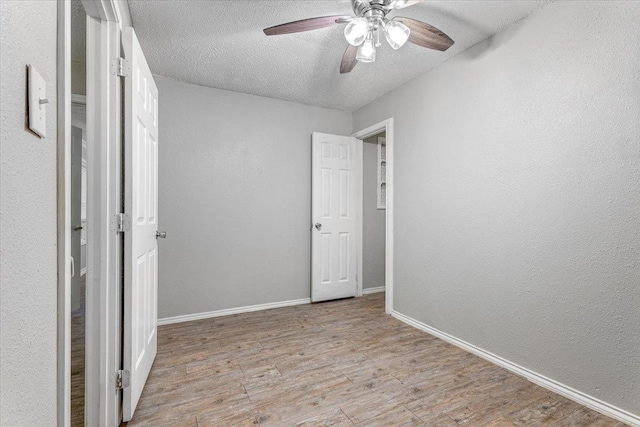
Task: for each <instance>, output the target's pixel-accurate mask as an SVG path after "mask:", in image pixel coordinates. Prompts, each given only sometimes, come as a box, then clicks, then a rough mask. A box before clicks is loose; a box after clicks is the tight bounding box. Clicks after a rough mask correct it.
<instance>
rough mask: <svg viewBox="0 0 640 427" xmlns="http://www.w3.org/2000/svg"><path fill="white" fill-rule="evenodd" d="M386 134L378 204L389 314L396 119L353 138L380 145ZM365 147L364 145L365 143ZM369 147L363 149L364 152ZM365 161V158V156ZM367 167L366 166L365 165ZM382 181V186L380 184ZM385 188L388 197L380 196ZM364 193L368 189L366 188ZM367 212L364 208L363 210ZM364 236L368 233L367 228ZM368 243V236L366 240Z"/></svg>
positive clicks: (359, 290)
mask: <svg viewBox="0 0 640 427" xmlns="http://www.w3.org/2000/svg"><path fill="white" fill-rule="evenodd" d="M383 133H384V156H382V154H380V155H379V157H380V159H379V160H377V162H378V163H377V164H376V169H377V168H378V167H380V168H382V161H383V159H382V157H384V174H382V173H380V176H382V175H384V179H378V178H377V180H376V186H377V189H376V192H377V196H376V200H377V201H380V200H381V199H384V278H385V279H384V286H385V287H384V292H385V311H386V312H387V313H389V314H391V313H392V312H393V218H394V215H393V213H394V206H393V194H394V193H393V184H394V176H393V165H394V164H393V159H394V156H393V152H394V137H395V136H394V123H393V118H390V119H387V120H384V121H382V122H379V123H376V124H374V125H372V126H369V127H367V128H365V129H362V130H359V131H357V132H356V133H354V134H353V135H352V136H353V137H355V138H357V139H359V140H363V141H364V140H365V139H368V138H370V137H375V141H376V144H377V142H378V140H377V138H378V136H381V134H383ZM362 144H363V145H364V144H365V143H364V142H363V143H362ZM364 148H366V147H363V149H364ZM363 158H364V156H363ZM363 166H364V165H363ZM378 181H380V182H378ZM382 181H384V182H382ZM382 184H384V194H383V195H382V194H380V191H381V190H382V188H383V186H382ZM363 190H364V188H363ZM363 209H364V206H363ZM362 231H363V234H364V232H365V230H364V227H363V230H362ZM363 240H364V236H363ZM363 246H364V245H363V244H362V245H360V250H359V259H360V262H359V265H360V266H362V265H363V263H364V262H363V258H364V253H363ZM359 273H360V274H359V275H360V277H362V276H364V273H363V272H362V270H361V271H360V272H359ZM361 284H362V281H360V282H359V284H358V286H359V289H358V295H362V294H363V293H364V289H363V288H362V287H361Z"/></svg>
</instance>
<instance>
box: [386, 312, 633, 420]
mask: <svg viewBox="0 0 640 427" xmlns="http://www.w3.org/2000/svg"><path fill="white" fill-rule="evenodd" d="M391 315H392V316H393V317H395V318H396V319H398V320H400V321H402V322H404V323H406V324H408V325H411V326H413V327H414V328H417V329H420V330H421V331H424V332H426V333H428V334H431V335H433V336H435V337H437V338H440V339H442V340H444V341H447V342H448V343H450V344H453V345H455V346H457V347H460V348H461V349H463V350H466V351H468V352H469V353H472V354H475V355H476V356H479V357H482V358H483V359H485V360H488V361H489V362H491V363H494V364H496V365H498V366H500V367H503V368H505V369H507V370H509V371H511V372H513V373H514V374H517V375H520V376H521V377H524V378H526V379H527V380H529V381H531V382H532V383H535V384H537V385H539V386H541V387H544V388H546V389H548V390H551V391H553V392H554V393H557V394H559V395H561V396H564V397H566V398H567V399H571V400H573V401H574V402H578V403H579V404H581V405H584V406H586V407H587V408H591V409H593V410H594V411H598V412H600V413H601V414H604V415H607V416H609V417H611V418H614V419H616V420H618V421H622V422H623V423H627V424H629V425H632V426H637V427H640V416H638V415H634V414H631V413H629V412H627V411H625V410H623V409H620V408H617V407H615V406H613V405H610V404H608V403H606V402H603V401H601V400H599V399H596V398H595V397H593V396H589V395H588V394H585V393H583V392H581V391H578V390H575V389H573V388H571V387H568V386H566V385H564V384H561V383H559V382H557V381H554V380H552V379H550V378H547V377H545V376H544V375H540V374H538V373H536V372H533V371H531V370H529V369H527V368H523V367H522V366H520V365H517V364H515V363H513V362H511V361H509V360H507V359H504V358H502V357H500V356H497V355H495V354H493V353H490V352H488V351H486V350H483V349H481V348H480V347H476V346H475V345H473V344H469V343H468V342H466V341H463V340H461V339H458V338H456V337H454V336H452V335H449V334H447V333H445V332H442V331H439V330H438V329H435V328H432V327H431V326H429V325H426V324H424V323H422V322H419V321H417V320H415V319H412V318H411V317H408V316H405V315H404V314H402V313H398V312H397V311H392V312H391Z"/></svg>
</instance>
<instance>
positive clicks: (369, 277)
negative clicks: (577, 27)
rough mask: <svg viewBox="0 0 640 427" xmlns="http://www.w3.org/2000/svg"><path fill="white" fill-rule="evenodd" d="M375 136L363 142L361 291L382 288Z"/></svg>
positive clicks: (381, 212) (381, 230) (381, 219)
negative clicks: (362, 289)
mask: <svg viewBox="0 0 640 427" xmlns="http://www.w3.org/2000/svg"><path fill="white" fill-rule="evenodd" d="M378 136H385V133H384V132H382V133H381V134H379V135H374V136H371V137H369V138H367V139H365V140H364V144H363V150H362V159H363V161H362V163H363V171H362V178H363V185H362V187H363V188H362V191H363V194H362V198H363V215H362V218H363V220H362V231H363V235H362V242H363V246H364V248H363V251H362V258H363V259H362V276H363V278H362V283H363V288H364V289H369V288H377V287H379V286H384V221H385V210H384V209H378V192H377V187H378Z"/></svg>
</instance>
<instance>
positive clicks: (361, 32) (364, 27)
mask: <svg viewBox="0 0 640 427" xmlns="http://www.w3.org/2000/svg"><path fill="white" fill-rule="evenodd" d="M368 32H369V21H368V20H367V18H356V19H352V20H351V22H349V23H348V24H347V26H346V27H344V37H345V38H346V39H347V41H348V42H349V44H350V45H353V46H360V45H361V44H362V42H364V39H365V38H366V37H367V33H368Z"/></svg>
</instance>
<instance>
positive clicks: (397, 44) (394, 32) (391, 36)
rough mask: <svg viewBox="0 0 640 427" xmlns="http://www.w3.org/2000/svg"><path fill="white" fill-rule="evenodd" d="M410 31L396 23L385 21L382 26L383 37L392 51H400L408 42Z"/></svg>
mask: <svg viewBox="0 0 640 427" xmlns="http://www.w3.org/2000/svg"><path fill="white" fill-rule="evenodd" d="M410 34H411V30H410V29H409V27H407V26H406V25H404V24H403V23H402V22H398V21H387V22H386V23H385V26H384V36H385V37H386V39H387V42H388V43H389V45H390V46H391V47H392V48H394V49H400V48H401V47H402V46H404V44H405V43H406V42H407V40H409V35H410Z"/></svg>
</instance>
